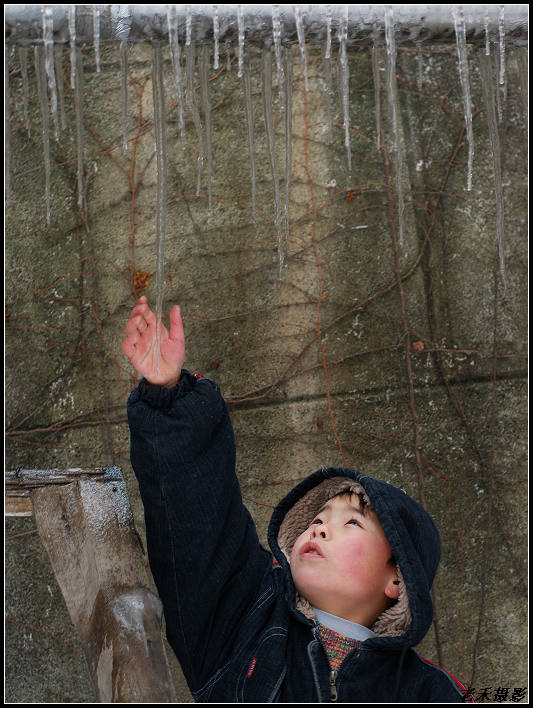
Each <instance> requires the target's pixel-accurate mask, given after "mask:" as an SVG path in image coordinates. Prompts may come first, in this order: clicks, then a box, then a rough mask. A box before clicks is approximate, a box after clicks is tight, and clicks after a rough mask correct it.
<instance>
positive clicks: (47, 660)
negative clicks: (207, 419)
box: [5, 44, 527, 702]
mask: <svg viewBox="0 0 533 708" xmlns="http://www.w3.org/2000/svg"><path fill="white" fill-rule="evenodd" d="M483 51H484V48H483V49H475V48H469V70H470V84H471V95H472V115H473V136H474V160H473V173H472V189H471V191H467V190H466V178H467V148H468V145H467V141H466V133H465V123H464V112H463V97H462V91H461V84H460V80H459V73H458V68H457V53H456V49H455V47H454V46H453V45H451V44H449V45H442V46H422V47H420V48H419V49H417V48H416V47H408V46H405V47H401V48H400V49H399V51H398V62H397V67H396V73H397V79H398V93H399V106H400V112H399V124H398V140H399V145H400V158H401V164H402V170H403V181H402V184H403V197H404V204H405V208H404V212H403V236H402V238H401V239H400V233H399V228H398V224H399V221H398V218H399V214H398V209H397V206H398V200H397V181H396V173H395V155H394V140H393V133H392V122H391V110H390V107H389V105H388V98H387V86H386V81H385V79H386V71H385V60H386V56H385V52H384V50H383V49H379V50H378V51H377V68H378V75H379V76H380V92H379V93H377V92H376V90H375V85H374V78H373V70H372V55H371V51H370V50H369V48H368V47H357V46H353V47H350V50H349V73H350V88H349V106H350V108H349V128H350V130H349V134H350V145H351V162H352V171H351V174H348V171H347V165H346V163H347V160H346V149H345V145H344V122H343V102H342V92H341V91H340V84H341V83H342V74H341V72H340V70H339V68H338V62H337V53H336V51H335V53H334V57H333V60H332V62H331V65H330V67H329V69H328V66H327V63H326V62H325V61H324V58H323V55H322V52H321V51H320V50H318V49H316V48H313V47H308V73H309V91H308V92H305V90H304V84H303V72H302V65H301V58H300V54H299V51H298V48H297V47H295V48H294V50H293V53H292V54H293V63H294V80H293V89H292V155H291V158H292V159H291V160H290V164H291V174H290V184H289V187H290V190H289V194H290V199H289V203H288V205H289V209H288V216H289V230H288V236H286V233H285V231H284V230H283V231H282V236H283V239H284V241H283V251H284V253H285V265H284V267H283V270H282V278H281V280H280V268H279V256H278V239H277V230H276V225H275V223H274V221H275V220H274V214H275V209H274V187H273V180H272V169H271V160H270V156H269V152H268V149H267V140H266V135H265V124H264V106H263V98H262V91H263V87H262V75H261V72H262V56H261V53H262V50H261V49H260V48H256V47H250V48H249V56H250V60H251V66H252V76H251V86H252V99H253V125H254V151H255V165H256V172H257V175H256V181H255V186H256V189H255V192H256V194H255V202H256V203H255V215H254V210H253V208H252V196H251V177H250V173H251V170H250V155H249V145H248V133H247V127H246V117H245V102H244V92H243V85H242V79H240V78H239V77H238V76H237V59H236V57H235V56H233V54H232V55H231V56H232V60H233V63H232V65H231V70H228V67H227V66H226V64H225V63H222V62H221V67H220V68H219V69H217V70H214V69H213V67H212V63H211V64H210V67H209V71H208V79H209V80H208V86H209V99H210V108H211V124H212V126H211V141H212V164H213V170H212V176H211V177H210V183H211V200H209V199H208V164H207V158H206V160H205V161H204V165H203V169H202V172H201V179H200V189H199V191H198V190H197V183H198V152H199V148H198V142H199V141H198V135H197V132H196V128H195V125H194V122H193V120H192V114H191V112H190V109H189V107H188V106H186V110H185V118H186V147H185V149H183V146H182V142H181V140H180V138H179V135H178V116H177V105H176V100H175V95H174V93H173V77H172V72H171V67H170V60H169V56H168V47H167V48H166V49H165V50H164V57H165V61H166V64H165V66H166V73H165V90H166V97H167V110H166V127H167V136H168V153H169V159H168V202H167V238H166V244H165V269H164V313H165V315H168V311H169V309H170V307H171V305H172V304H173V303H179V304H180V305H181V307H182V311H183V316H184V321H185V328H186V335H187V346H188V350H187V351H188V353H187V362H186V366H187V368H188V369H190V370H192V371H198V372H201V373H203V374H205V375H208V376H210V377H211V378H214V379H215V380H216V381H217V382H218V383H219V384H220V385H221V388H222V391H223V392H224V395H225V397H226V399H227V401H228V404H229V406H230V410H231V415H232V419H233V423H234V427H235V432H236V440H237V448H238V458H237V473H238V476H239V480H240V483H241V487H242V491H243V496H244V499H245V502H246V504H247V506H248V508H249V509H250V512H251V513H252V515H253V517H254V519H255V521H256V523H257V526H258V530H259V533H260V536H261V538H262V539H263V540H265V537H266V527H267V524H268V520H269V517H270V514H271V512H272V509H273V507H274V505H275V504H276V502H277V501H278V500H279V499H280V498H281V497H282V496H283V495H284V494H285V493H286V492H287V491H288V490H289V489H290V488H291V487H292V486H293V485H294V484H295V483H296V482H298V481H299V480H301V479H302V478H303V477H305V476H306V475H307V474H308V473H309V472H311V471H313V470H315V469H317V468H319V467H321V466H323V465H337V466H348V467H355V468H357V469H360V470H362V471H364V472H366V473H368V474H370V475H372V476H375V477H378V478H380V479H384V480H386V481H388V482H391V483H393V484H397V485H399V486H401V487H403V488H404V489H406V490H407V491H408V492H409V493H410V494H412V495H413V496H414V497H415V498H417V499H419V500H421V501H422V502H423V503H424V505H425V506H426V508H427V509H428V511H430V513H431V514H432V515H433V516H434V518H435V520H436V522H437V525H438V527H439V529H440V531H441V536H442V545H443V554H442V561H441V566H440V570H439V573H438V576H437V580H436V584H435V597H436V620H435V625H434V628H433V629H432V630H431V631H430V632H429V633H428V635H427V637H426V639H425V640H424V641H423V643H422V645H421V646H420V647H419V650H420V653H421V654H422V655H423V656H425V657H426V658H428V659H430V660H432V661H435V662H437V663H439V664H441V665H443V666H444V667H445V668H446V669H448V670H449V671H451V672H452V673H453V674H455V675H456V676H457V677H458V678H459V679H460V680H461V681H463V682H464V683H465V684H468V685H471V686H474V687H475V689H476V694H477V691H482V690H483V689H487V690H488V691H489V696H490V697H491V698H493V697H494V696H496V695H507V698H508V700H510V699H511V696H512V695H515V697H516V699H517V700H518V699H519V698H520V696H521V695H522V696H523V694H520V693H519V692H518V693H517V692H516V691H519V689H522V688H524V687H526V686H527V663H526V641H527V638H526V617H527V616H526V598H527V595H526V587H525V581H526V533H527V517H526V513H527V509H526V503H525V498H526V493H527V380H526V375H527V363H526V354H527V196H526V195H527V184H526V180H527V149H526V146H527V132H526V125H527V118H526V116H525V114H524V112H525V110H526V109H525V105H526V103H525V102H524V84H523V80H522V81H521V69H520V66H521V62H522V58H521V54H520V51H519V50H518V49H517V48H514V47H508V49H507V53H506V57H505V58H506V62H505V85H502V86H497V85H496V82H495V81H494V83H493V85H492V87H491V89H490V90H491V91H493V95H494V99H495V106H496V111H497V112H498V111H499V115H497V119H498V123H497V128H498V135H499V141H500V143H501V172H502V182H501V184H502V189H503V207H504V241H503V256H504V266H505V282H504V280H503V278H502V272H501V265H502V262H501V259H500V255H499V250H498V237H497V230H496V218H497V203H496V198H495V194H496V191H495V182H494V159H493V153H492V149H491V141H490V137H489V132H488V121H487V111H486V106H485V98H484V93H483V90H482V86H481V77H480V62H481V60H482V52H483ZM494 52H495V49H494V48H493V53H494ZM82 54H83V63H84V89H83V110H84V122H83V137H84V200H83V205H82V207H81V208H80V207H78V205H77V181H76V165H77V163H76V130H75V121H74V105H73V100H72V91H71V89H70V74H69V59H68V49H66V48H65V50H64V53H63V55H62V75H61V76H59V80H60V81H62V82H63V87H64V111H65V118H66V127H65V129H64V130H61V131H60V134H59V140H57V141H56V140H55V138H54V135H53V120H52V117H51V116H50V121H51V128H50V134H51V137H50V150H51V166H52V167H51V223H50V224H49V225H48V224H47V223H46V207H45V200H44V192H45V178H44V168H43V146H42V132H41V125H42V118H41V113H40V109H39V105H38V102H37V99H36V96H37V90H36V83H35V72H34V66H33V53H32V52H30V53H29V55H28V79H29V108H28V111H29V126H30V129H29V131H28V129H27V127H26V125H25V117H24V100H23V96H24V91H23V83H22V74H21V68H20V61H19V57H18V52H17V50H16V49H14V48H10V49H9V88H10V93H11V112H12V116H11V123H10V125H9V126H8V129H9V131H10V137H11V171H12V177H11V189H12V194H11V203H10V205H9V206H8V207H7V209H6V227H5V258H6V272H5V297H6V303H5V307H6V310H5V314H6V335H5V343H6V360H5V361H6V374H5V405H6V427H7V439H6V455H5V457H6V459H5V464H6V469H15V468H17V467H26V468H32V467H35V468H53V467H58V468H62V467H83V466H88V467H95V466H102V465H109V464H114V465H118V466H120V467H121V468H122V470H123V472H124V475H125V476H126V479H127V484H128V489H129V495H130V502H131V505H132V507H133V511H134V516H135V519H136V525H137V529H138V531H139V533H140V534H141V536H143V534H144V522H143V513H142V505H141V501H140V497H139V493H138V489H137V485H136V482H135V478H134V475H133V473H132V470H131V467H130V463H129V434H128V428H127V423H126V413H125V404H126V399H127V396H128V394H129V392H130V390H131V389H132V388H133V387H134V386H135V384H136V378H135V374H134V372H133V370H132V369H131V367H130V366H129V364H128V362H127V361H126V359H125V357H124V356H123V354H122V352H121V350H120V343H121V341H122V338H123V327H124V324H125V322H126V320H127V318H128V315H129V311H130V309H131V308H132V306H133V305H134V302H135V297H136V295H139V294H141V293H142V294H145V295H147V297H148V298H149V301H150V302H152V303H153V302H154V301H155V280H156V279H155V267H156V266H155V264H156V247H157V244H156V229H155V221H156V191H157V175H156V159H155V153H154V150H155V143H154V122H153V94H152V81H151V73H150V48H149V47H148V46H144V45H136V46H135V47H132V48H130V55H129V71H128V78H127V91H128V94H127V95H128V104H127V132H128V139H129V143H128V150H127V152H123V149H122V125H121V75H120V58H119V49H118V46H106V47H102V48H101V66H102V71H101V72H100V73H97V72H96V70H95V61H94V52H93V49H92V47H89V46H87V47H84V48H83V52H82ZM224 62H225V57H224ZM493 64H494V66H493V76H494V78H495V77H496V76H497V74H498V70H499V67H498V65H497V64H498V57H497V56H496V55H495V56H494V57H493ZM194 78H195V96H196V100H197V101H198V105H199V109H200V117H201V120H202V131H204V132H203V133H202V135H203V137H204V138H205V124H206V121H205V118H206V114H205V110H204V109H203V107H202V105H201V100H200V93H201V92H200V79H199V73H198V71H197V72H196V73H195V77H194ZM376 100H378V102H379V107H380V110H379V111H378V110H376ZM272 110H273V125H274V136H275V144H276V147H275V157H276V160H277V169H278V172H279V193H280V200H281V205H282V209H283V210H284V208H285V194H286V186H287V180H286V167H285V164H286V144H285V137H284V136H285V117H284V113H283V110H282V106H281V105H280V97H279V94H278V87H277V73H276V69H275V64H274V70H273V93H272ZM376 125H379V133H380V145H378V132H377V128H376ZM209 201H211V204H209ZM285 239H286V240H285ZM400 240H401V241H402V242H400ZM6 549H7V556H6V564H5V567H6V592H5V596H6V613H7V620H6V652H7V657H6V673H7V678H6V694H5V695H6V699H7V700H8V701H9V702H73V701H75V702H92V701H93V700H94V691H93V688H92V686H91V683H90V680H89V678H88V672H87V669H86V667H85V663H84V659H83V654H82V652H81V648H80V646H79V643H78V641H77V638H76V633H75V631H74V629H73V627H72V626H71V624H70V620H69V618H68V615H67V613H66V609H65V607H64V603H63V600H62V598H61V594H60V592H59V589H58V587H57V585H56V584H55V579H54V576H53V573H52V571H51V569H50V566H49V563H48V559H47V557H46V554H45V552H44V550H43V549H42V546H41V544H40V540H39V537H38V535H37V534H36V531H35V526H34V523H33V521H32V519H9V520H8V521H7V524H6ZM169 656H170V659H171V661H172V666H173V672H174V674H175V682H176V690H177V694H178V696H179V699H180V700H181V701H184V702H186V701H191V700H192V699H191V697H190V694H189V693H188V690H187V687H186V685H185V683H184V680H183V678H182V676H181V673H180V670H179V667H178V665H177V662H176V661H175V660H174V659H173V657H172V656H171V652H170V651H169ZM489 687H490V688H489ZM506 688H507V689H508V691H507V694H505V691H504V689H506ZM499 689H502V691H500V694H498V693H497V692H498V690H499ZM523 700H525V698H523Z"/></svg>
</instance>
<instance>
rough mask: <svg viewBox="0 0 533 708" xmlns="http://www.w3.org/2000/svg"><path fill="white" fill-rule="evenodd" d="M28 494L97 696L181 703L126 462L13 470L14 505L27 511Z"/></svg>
mask: <svg viewBox="0 0 533 708" xmlns="http://www.w3.org/2000/svg"><path fill="white" fill-rule="evenodd" d="M17 495H18V496H17ZM28 497H29V499H30V500H31V507H32V509H33V514H34V516H35V521H36V524H37V529H38V531H39V534H40V537H41V540H42V542H43V545H44V547H45V548H46V550H47V552H48V555H49V557H50V562H51V565H52V568H53V570H54V573H55V576H56V578H57V581H58V584H59V587H60V588H61V592H62V594H63V597H64V599H65V603H66V605H67V608H68V611H69V614H70V617H71V619H72V622H73V624H74V626H75V627H76V629H77V631H78V634H79V636H80V639H81V643H82V646H83V649H84V651H85V655H86V658H87V662H88V664H89V671H90V674H91V678H92V680H93V683H94V686H95V688H96V693H97V696H98V700H99V701H100V702H102V703H110V702H112V703H144V702H149V703H170V702H175V701H176V696H175V692H174V687H173V683H172V679H171V676H170V671H169V667H168V662H167V657H166V653H165V648H164V644H163V639H162V636H161V622H162V614H163V613H162V605H161V601H160V600H159V598H158V597H157V596H156V595H155V594H154V593H153V592H152V591H151V590H150V589H149V588H148V583H147V577H146V569H145V558H144V552H143V549H142V545H141V541H140V538H139V536H138V534H137V532H136V531H135V529H134V525H133V518H132V515H131V510H130V505H129V500H128V495H127V491H126V486H125V483H124V479H123V477H122V473H121V471H120V469H119V468H118V467H110V468H103V469H96V470H95V469H92V470H87V469H84V470H81V469H76V470H18V471H17V472H9V473H7V474H6V505H7V507H8V510H9V509H10V508H11V509H12V510H13V511H14V513H15V514H16V515H20V514H23V515H27V513H28V504H27V501H28ZM8 499H10V502H9V504H7V500H8ZM16 499H18V501H13V500H16ZM21 500H22V501H21ZM17 509H18V512H17ZM8 513H9V511H8ZM30 513H31V512H30Z"/></svg>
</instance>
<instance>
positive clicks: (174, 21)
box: [167, 5, 186, 149]
mask: <svg viewBox="0 0 533 708" xmlns="http://www.w3.org/2000/svg"><path fill="white" fill-rule="evenodd" d="M167 22H168V38H169V45H170V58H171V60H172V68H173V69H174V85H175V87H176V99H177V102H178V125H179V129H180V134H181V138H182V146H183V148H184V149H185V146H186V143H185V116H184V114H183V90H182V85H181V63H180V46H179V41H178V18H177V16H176V6H175V5H167Z"/></svg>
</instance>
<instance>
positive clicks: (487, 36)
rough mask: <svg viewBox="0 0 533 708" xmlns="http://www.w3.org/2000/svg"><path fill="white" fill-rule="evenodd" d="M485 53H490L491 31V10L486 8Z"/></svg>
mask: <svg viewBox="0 0 533 708" xmlns="http://www.w3.org/2000/svg"><path fill="white" fill-rule="evenodd" d="M485 54H486V55H487V56H489V54H490V31H489V10H488V6H487V9H486V10H485Z"/></svg>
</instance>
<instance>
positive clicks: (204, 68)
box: [200, 44, 213, 211]
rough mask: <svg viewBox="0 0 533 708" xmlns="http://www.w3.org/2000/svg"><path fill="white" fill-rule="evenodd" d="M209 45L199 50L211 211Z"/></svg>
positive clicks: (208, 203) (211, 163)
mask: <svg viewBox="0 0 533 708" xmlns="http://www.w3.org/2000/svg"><path fill="white" fill-rule="evenodd" d="M208 70H209V47H208V46H207V45H206V44H204V45H202V48H201V50H200V92H201V96H202V110H203V112H204V121H205V145H206V152H207V205H208V209H209V210H210V211H211V182H212V179H213V153H212V149H211V102H210V100H209V80H208V75H207V74H208Z"/></svg>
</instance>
